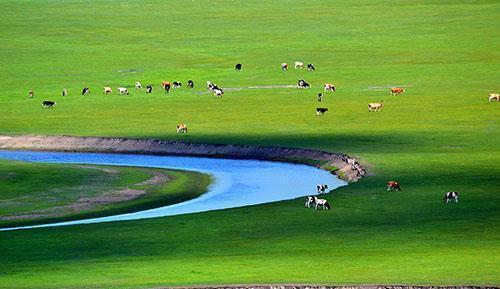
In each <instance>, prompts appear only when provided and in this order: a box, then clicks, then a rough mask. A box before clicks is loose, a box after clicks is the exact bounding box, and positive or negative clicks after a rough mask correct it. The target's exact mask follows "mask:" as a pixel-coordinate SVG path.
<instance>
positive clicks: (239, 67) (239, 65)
mask: <svg viewBox="0 0 500 289" xmlns="http://www.w3.org/2000/svg"><path fill="white" fill-rule="evenodd" d="M241 68H242V65H241V63H237V64H236V65H235V66H234V70H236V71H241Z"/></svg>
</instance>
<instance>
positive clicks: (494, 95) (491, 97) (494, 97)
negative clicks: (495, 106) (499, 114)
mask: <svg viewBox="0 0 500 289" xmlns="http://www.w3.org/2000/svg"><path fill="white" fill-rule="evenodd" d="M493 100H496V101H500V94H498V93H490V95H489V97H488V101H489V102H491V101H493Z"/></svg>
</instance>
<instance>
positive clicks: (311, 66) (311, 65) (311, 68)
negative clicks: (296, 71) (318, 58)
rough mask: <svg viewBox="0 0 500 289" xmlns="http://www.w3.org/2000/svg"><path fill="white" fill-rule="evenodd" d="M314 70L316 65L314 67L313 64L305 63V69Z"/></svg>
mask: <svg viewBox="0 0 500 289" xmlns="http://www.w3.org/2000/svg"><path fill="white" fill-rule="evenodd" d="M315 70H316V67H314V65H313V64H312V63H309V64H308V65H307V71H315Z"/></svg>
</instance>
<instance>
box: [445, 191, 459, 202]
mask: <svg viewBox="0 0 500 289" xmlns="http://www.w3.org/2000/svg"><path fill="white" fill-rule="evenodd" d="M444 202H445V203H450V202H451V203H458V192H447V193H446V194H444Z"/></svg>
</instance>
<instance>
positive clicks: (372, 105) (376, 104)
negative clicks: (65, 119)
mask: <svg viewBox="0 0 500 289" xmlns="http://www.w3.org/2000/svg"><path fill="white" fill-rule="evenodd" d="M382 107H384V101H383V100H382V101H380V102H373V103H369V104H368V111H379V110H380V109H381V108H382Z"/></svg>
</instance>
